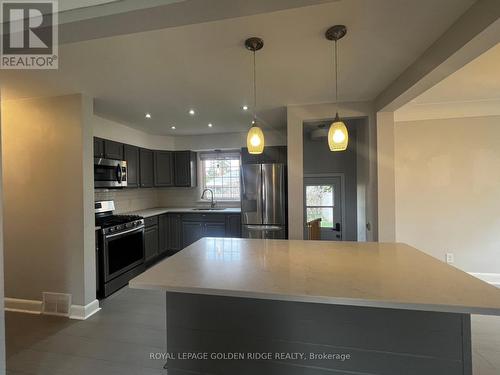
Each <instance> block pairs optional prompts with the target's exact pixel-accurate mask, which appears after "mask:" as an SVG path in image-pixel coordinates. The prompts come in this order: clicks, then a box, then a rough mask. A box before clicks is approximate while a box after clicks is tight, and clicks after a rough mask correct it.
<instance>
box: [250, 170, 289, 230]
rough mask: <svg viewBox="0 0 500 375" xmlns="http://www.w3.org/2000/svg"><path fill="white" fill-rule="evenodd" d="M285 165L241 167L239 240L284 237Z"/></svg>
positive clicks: (285, 202) (285, 213)
mask: <svg viewBox="0 0 500 375" xmlns="http://www.w3.org/2000/svg"><path fill="white" fill-rule="evenodd" d="M286 205H287V198H286V166H285V165H284V164H244V165H242V166H241V221H242V236H243V238H274V239H284V238H287V228H286V219H287V218H286V215H287V212H286Z"/></svg>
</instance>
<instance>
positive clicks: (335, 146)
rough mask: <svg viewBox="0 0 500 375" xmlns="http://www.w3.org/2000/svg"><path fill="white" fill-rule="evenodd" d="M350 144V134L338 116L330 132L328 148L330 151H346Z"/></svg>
mask: <svg viewBox="0 0 500 375" xmlns="http://www.w3.org/2000/svg"><path fill="white" fill-rule="evenodd" d="M348 143H349V133H348V131H347V127H346V126H345V124H344V122H343V121H341V120H340V118H339V117H338V115H337V116H336V117H335V120H333V123H332V124H331V125H330V129H329V130H328V146H329V147H330V151H345V150H346V149H347V144H348Z"/></svg>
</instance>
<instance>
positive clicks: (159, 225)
mask: <svg viewBox="0 0 500 375" xmlns="http://www.w3.org/2000/svg"><path fill="white" fill-rule="evenodd" d="M240 221H241V216H240V215H239V214H218V213H214V214H205V213H203V214H201V213H200V214H196V213H193V214H190V213H185V214H181V213H167V214H163V215H159V216H151V217H147V218H145V219H144V225H145V227H146V228H145V233H144V237H145V239H144V247H145V257H146V262H148V261H149V263H152V261H154V260H158V259H161V258H163V257H165V256H167V255H173V254H175V253H176V252H178V251H180V250H182V249H183V248H185V247H186V246H189V245H191V244H192V243H193V242H196V241H198V240H199V239H201V238H203V237H241V229H240V228H241V224H240Z"/></svg>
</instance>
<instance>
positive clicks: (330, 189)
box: [304, 176, 343, 241]
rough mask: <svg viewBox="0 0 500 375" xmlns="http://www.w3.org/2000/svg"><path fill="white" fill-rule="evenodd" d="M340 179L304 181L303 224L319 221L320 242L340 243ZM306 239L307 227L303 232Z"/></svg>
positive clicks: (312, 178) (329, 178)
mask: <svg viewBox="0 0 500 375" xmlns="http://www.w3.org/2000/svg"><path fill="white" fill-rule="evenodd" d="M342 200H343V192H342V177H341V176H332V177H306V178H305V179H304V223H307V222H309V221H312V220H315V219H318V218H320V219H321V230H320V233H321V240H326V241H342V230H343V225H342V223H343V221H342V217H343V212H342V211H343V204H342ZM304 238H307V225H306V226H305V230H304Z"/></svg>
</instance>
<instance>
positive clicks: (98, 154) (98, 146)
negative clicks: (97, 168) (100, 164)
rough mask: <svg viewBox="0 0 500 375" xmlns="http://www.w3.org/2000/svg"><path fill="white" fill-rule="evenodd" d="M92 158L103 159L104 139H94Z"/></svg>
mask: <svg viewBox="0 0 500 375" xmlns="http://www.w3.org/2000/svg"><path fill="white" fill-rule="evenodd" d="M94 158H104V139H101V138H96V137H94Z"/></svg>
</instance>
